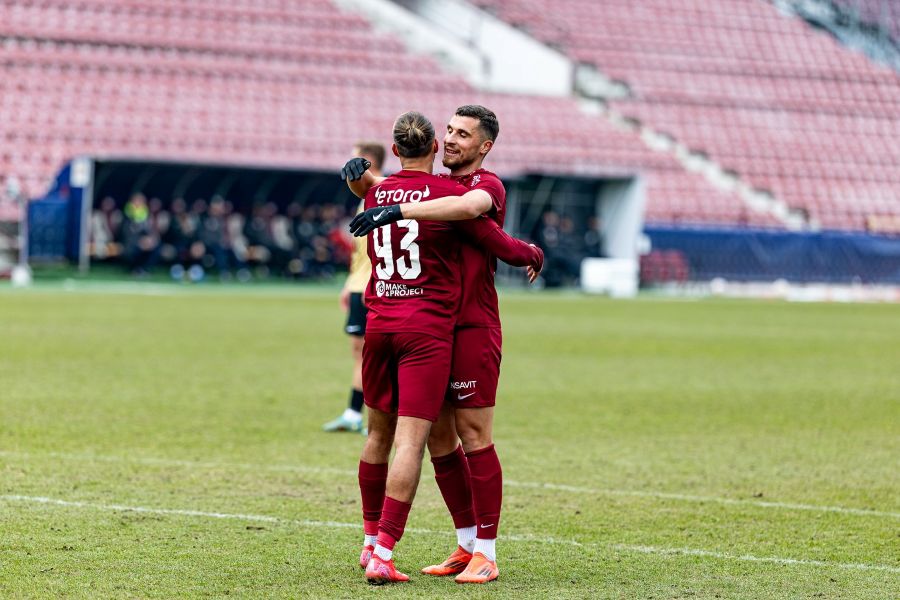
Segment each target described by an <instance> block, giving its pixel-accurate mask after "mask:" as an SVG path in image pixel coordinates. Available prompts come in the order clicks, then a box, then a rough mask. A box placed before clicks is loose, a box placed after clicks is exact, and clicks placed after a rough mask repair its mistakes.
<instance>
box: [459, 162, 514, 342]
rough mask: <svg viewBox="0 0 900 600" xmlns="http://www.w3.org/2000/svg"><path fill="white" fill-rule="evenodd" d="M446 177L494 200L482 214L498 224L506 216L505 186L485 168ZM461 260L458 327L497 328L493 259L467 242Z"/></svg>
mask: <svg viewBox="0 0 900 600" xmlns="http://www.w3.org/2000/svg"><path fill="white" fill-rule="evenodd" d="M449 179H452V180H453V181H457V182H459V183H460V184H461V185H463V186H465V188H466V191H467V192H468V191H471V190H484V191H485V192H487V193H488V194H490V196H491V200H492V201H493V203H494V206H493V208H491V209H490V210H489V211H488V212H487V213H486V215H487V216H488V217H490V218H491V219H493V220H494V221H495V222H496V223H497V224H498V225H499V226H500V227H503V221H504V219H505V218H506V188H504V187H503V183H502V182H501V181H500V178H499V177H497V176H496V175H495V174H494V173H492V172H490V171H486V170H485V169H478V170H477V171H473V172H471V173H469V174H467V175H461V176H458V177H453V176H450V177H449ZM460 257H461V260H462V276H463V295H462V303H461V305H460V311H459V319H458V320H457V326H458V327H500V309H499V307H498V305H497V289H496V288H495V287H494V273H495V272H496V271H497V259H496V258H495V257H494V255H492V254H491V253H489V252H487V251H486V250H483V249H481V248H479V247H478V246H475V245H473V244H471V243H466V244H463V246H462V249H461V251H460Z"/></svg>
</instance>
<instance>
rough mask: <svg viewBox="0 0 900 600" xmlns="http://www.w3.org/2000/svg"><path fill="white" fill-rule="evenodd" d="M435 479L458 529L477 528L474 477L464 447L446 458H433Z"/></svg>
mask: <svg viewBox="0 0 900 600" xmlns="http://www.w3.org/2000/svg"><path fill="white" fill-rule="evenodd" d="M431 464H433V465H434V479H435V480H436V481H437V484H438V489H440V490H441V496H443V497H444V503H445V504H446V505H447V509H448V510H449V511H450V516H451V517H453V526H454V527H455V528H456V529H461V528H463V527H474V526H475V509H474V507H473V506H472V477H471V475H470V473H469V463H468V461H467V460H466V453H465V452H463V449H462V446H457V447H456V450H454V451H453V452H451V453H450V454H447V455H446V456H437V457H434V456H433V457H432V458H431Z"/></svg>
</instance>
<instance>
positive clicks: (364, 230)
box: [350, 204, 403, 237]
mask: <svg viewBox="0 0 900 600" xmlns="http://www.w3.org/2000/svg"><path fill="white" fill-rule="evenodd" d="M402 218H403V213H402V212H401V211H400V205H399V204H392V205H390V206H375V207H372V208H369V209H367V210H364V211H362V212H361V213H359V214H358V215H356V216H355V217H353V220H352V221H350V233H352V234H353V235H354V236H356V237H362V236H364V235H367V234H368V233H369V232H371V231H372V230H374V229H378V228H379V227H381V226H383V225H390V224H391V223H394V222H395V221H399V220H400V219H402Z"/></svg>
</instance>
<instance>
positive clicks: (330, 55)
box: [0, 0, 894, 226]
mask: <svg viewBox="0 0 900 600" xmlns="http://www.w3.org/2000/svg"><path fill="white" fill-rule="evenodd" d="M498 4H499V3H498ZM502 4H503V5H504V6H507V8H510V9H511V7H514V6H515V5H516V3H511V2H504V3H502ZM521 4H522V5H526V4H527V5H529V6H532V5H533V6H534V7H536V8H537V9H538V10H540V9H542V8H546V5H547V4H546V3H521ZM613 4H614V5H615V7H616V12H621V13H622V14H621V16H620V18H619V19H618V21H616V22H617V23H618V24H619V25H620V26H621V27H623V28H624V27H625V24H626V23H631V22H632V20H633V18H634V15H632V14H631V12H629V11H632V12H633V9H630V8H628V7H629V6H630V4H629V3H628V2H624V1H617V2H614V3H613ZM561 6H563V5H561ZM564 6H565V10H555V11H554V17H553V20H552V21H551V20H547V18H544V19H543V21H542V22H541V23H538V24H536V25H535V27H536V29H535V30H536V31H538V30H540V28H541V27H542V28H543V30H544V31H546V32H547V35H548V36H553V37H554V38H555V39H561V38H560V36H566V39H567V40H568V39H570V38H571V35H572V34H573V32H575V33H578V35H583V36H584V41H583V43H582V42H579V44H577V45H574V46H572V48H571V51H572V52H573V53H580V52H587V53H589V55H590V56H593V57H594V58H595V59H596V61H597V62H598V64H602V59H603V58H604V57H605V56H616V57H619V58H621V57H625V56H629V55H630V54H631V53H633V52H632V49H633V47H635V46H636V45H638V44H640V43H641V40H642V39H644V38H645V37H646V33H644V34H641V35H642V36H643V37H634V36H637V35H638V34H637V32H636V30H638V29H640V28H641V27H642V26H643V27H646V26H647V25H648V20H647V19H645V20H644V21H643V22H639V23H638V24H637V25H634V26H633V27H631V28H630V29H623V30H622V31H621V32H620V34H617V35H616V36H614V37H607V38H606V39H604V36H602V35H600V34H599V33H597V34H595V33H592V32H591V30H592V27H595V26H596V25H597V23H598V22H599V21H589V22H591V23H593V25H592V27H583V28H582V27H581V26H580V24H579V23H580V21H579V18H578V14H579V13H578V11H579V10H583V9H586V8H588V7H589V6H590V3H585V2H582V3H577V2H572V3H565V4H564ZM607 12H608V11H604V14H606V13H607ZM528 14H529V15H531V14H532V13H528ZM530 18H531V17H523V19H524V20H525V21H528V19H530ZM722 18H724V17H722ZM763 21H765V20H763ZM586 22H588V21H586ZM677 22H678V21H677V20H673V21H672V23H670V26H671V28H672V31H671V32H670V33H668V34H666V35H667V36H668V37H667V38H666V39H669V40H670V43H671V44H675V38H676V37H677V36H678V35H679V34H684V32H685V27H687V25H686V24H683V25H682V27H681V29H678V26H677V25H676V23H677ZM633 30H635V31H633ZM579 32H580V33H579ZM686 37H687V39H688V40H691V38H692V36H686ZM679 44H683V45H684V47H685V48H686V49H685V52H687V53H688V54H689V55H690V56H694V55H696V54H697V53H698V52H699V48H701V47H702V40H698V39H693V40H692V41H690V42H679ZM659 52H660V53H661V55H665V56H666V57H668V58H666V59H665V60H668V61H670V62H671V63H672V64H671V65H669V64H668V63H664V62H659V63H656V64H654V63H653V62H652V60H651V59H647V60H650V62H649V63H648V64H645V65H643V66H641V65H640V64H638V63H635V62H634V61H632V62H628V61H627V60H625V61H623V62H622V63H621V64H622V65H624V66H623V67H622V69H623V71H622V72H621V76H622V77H623V78H626V79H628V80H629V83H630V84H631V85H634V86H635V89H636V90H637V93H638V94H639V99H638V100H639V101H630V102H628V103H624V104H623V106H625V107H627V108H628V110H629V112H631V113H633V114H635V115H637V116H641V117H642V118H644V117H645V116H646V118H652V119H655V120H656V121H657V122H660V123H666V124H667V126H666V127H661V129H670V130H671V133H673V134H674V135H678V136H681V135H682V134H684V132H685V131H693V128H692V125H691V123H692V121H691V119H692V115H695V114H696V113H691V112H690V111H688V112H687V113H685V114H682V113H681V112H679V111H681V110H682V109H684V108H685V107H686V106H690V105H689V104H686V103H685V101H684V98H682V96H684V95H685V94H687V95H688V97H690V95H691V94H692V93H693V92H691V91H690V90H688V91H684V90H683V89H682V87H680V86H679V85H678V79H677V77H676V76H675V75H673V71H672V68H674V67H675V66H678V65H681V67H682V70H683V71H685V72H686V73H692V75H691V77H693V79H690V80H689V81H690V82H691V83H690V85H691V89H694V88H696V89H702V85H704V82H706V81H707V79H706V78H705V75H704V73H705V71H704V69H703V68H702V67H698V66H697V65H693V66H692V63H691V61H690V60H688V59H685V60H683V61H681V62H677V60H678V55H676V56H675V58H672V57H671V56H669V54H667V53H668V52H669V50H668V49H660V50H659ZM607 53H613V54H607ZM637 54H641V55H644V54H645V53H637ZM635 60H637V59H635ZM660 60H662V59H660ZM676 63H677V64H676ZM617 64H618V63H617ZM634 64H638V66H633V65H634ZM711 64H712V63H711ZM753 64H754V65H755V67H754V68H756V69H760V70H764V69H765V68H766V67H765V65H766V60H765V57H760V58H759V60H756V61H755V62H754V63H753ZM842 64H843V63H842ZM854 64H855V63H854ZM803 65H804V63H803V61H802V60H800V59H799V58H798V60H796V61H794V62H793V63H791V64H789V65H784V73H789V72H797V71H801V70H802V69H803ZM720 66H721V68H722V69H724V70H725V71H728V69H729V68H731V67H732V65H730V63H728V62H727V61H723V62H722V64H721V65H720ZM821 68H822V69H826V68H829V67H828V65H826V64H824V63H823V66H822V67H821ZM842 68H844V67H842ZM847 68H849V67H847ZM0 69H2V75H3V76H2V77H0V174H5V173H12V174H15V175H16V176H17V177H19V178H20V180H22V181H23V183H24V185H25V188H26V191H27V192H28V193H30V194H31V195H37V194H40V193H42V192H43V191H44V190H45V189H46V186H47V183H48V182H49V180H50V178H51V177H52V175H53V174H54V172H55V171H56V169H58V168H59V167H60V166H61V165H62V164H63V163H64V162H65V161H66V160H69V159H71V158H73V157H74V156H77V155H95V156H108V157H136V158H138V157H139V158H148V159H165V160H177V161H190V162H210V163H218V164H223V163H224V164H243V165H270V166H286V167H309V168H322V169H330V170H335V171H337V169H338V168H339V166H340V165H341V164H342V163H343V161H344V160H345V158H346V156H347V153H348V151H349V149H350V147H351V146H352V144H353V142H354V141H356V140H357V139H359V138H361V137H368V138H376V139H385V140H386V138H387V136H388V131H389V129H390V126H391V123H392V121H393V118H394V117H395V116H396V115H397V114H399V113H401V112H403V111H405V110H409V109H412V108H415V109H418V110H421V111H423V112H424V113H425V114H427V115H429V116H431V117H432V118H433V119H435V120H436V126H437V127H438V128H439V129H440V128H441V127H442V121H443V119H445V118H447V117H448V116H449V115H450V114H451V113H452V111H453V109H454V108H455V107H456V106H458V105H459V104H463V103H470V102H481V103H484V104H486V105H488V106H490V107H492V108H493V109H494V110H496V112H497V113H498V115H499V116H500V120H501V138H500V141H499V143H498V145H497V147H496V149H495V150H494V151H493V153H492V155H491V158H490V160H489V164H488V166H489V167H490V168H492V169H494V170H496V171H498V172H499V173H500V174H501V175H512V174H515V173H524V172H543V173H559V174H590V175H597V176H602V175H622V174H632V173H643V174H644V175H645V177H646V180H647V190H648V206H647V218H648V220H650V221H653V222H660V223H696V224H710V223H713V224H743V225H761V226H778V222H777V221H776V220H775V219H773V218H772V217H770V216H767V215H759V214H757V213H753V212H752V211H748V210H747V208H746V206H745V205H744V204H743V202H742V201H741V200H740V198H739V197H738V196H737V195H736V194H735V193H731V192H724V191H721V190H719V189H717V188H715V187H714V186H712V185H711V184H710V183H708V182H707V181H706V180H705V179H704V178H703V177H701V176H700V175H698V174H695V173H690V172H687V171H685V170H684V169H683V168H682V167H681V165H680V164H679V163H677V162H676V161H675V160H674V159H673V158H671V157H669V156H666V155H663V154H659V153H654V152H652V151H650V150H649V149H648V148H647V147H646V146H645V145H644V144H643V143H642V142H641V141H640V140H639V139H638V137H637V136H636V135H635V134H634V133H633V132H629V131H623V130H619V129H617V128H615V127H613V126H612V125H611V124H609V123H608V122H607V121H605V120H604V119H601V118H597V117H591V116H587V115H585V114H583V113H582V112H580V111H579V110H578V107H577V105H576V101H575V100H574V99H565V98H563V99H554V98H542V97H528V96H510V95H497V94H484V93H480V92H477V91H476V90H473V89H472V88H471V87H470V86H469V85H468V84H467V83H466V82H465V81H464V80H463V79H462V78H460V77H458V76H455V75H450V74H448V73H447V72H445V71H444V70H443V69H442V68H441V67H440V65H439V64H437V63H436V62H435V61H433V60H431V59H430V58H427V57H422V56H418V55H413V54H410V53H409V52H407V51H406V50H405V48H404V46H403V44H402V43H401V42H400V41H399V40H397V39H395V38H392V37H390V36H385V35H382V34H380V33H376V32H375V31H373V29H372V27H371V26H370V25H369V24H368V23H367V22H366V21H365V20H363V19H362V18H360V17H358V16H355V15H348V14H345V13H343V12H341V11H339V10H338V9H337V8H336V7H335V6H334V5H333V4H332V3H331V2H330V1H328V0H304V1H303V2H296V1H288V0H230V1H227V2H224V1H218V0H196V1H192V2H184V1H181V0H78V1H76V2H69V1H67V0H24V1H15V2H13V1H11V0H0ZM632 69H636V70H637V71H636V72H641V73H651V72H652V73H656V76H654V77H652V78H651V77H649V76H648V77H647V79H646V80H644V79H643V78H641V79H633V78H631V77H629V76H630V74H631V73H632ZM692 69H693V70H692ZM791 70H793V71H791ZM685 76H686V77H687V74H686V75H685ZM730 76H732V77H734V78H738V79H739V78H741V77H746V74H742V73H740V72H734V73H731V75H730ZM885 82H886V83H885ZM889 83H890V80H888V79H885V78H883V77H881V78H879V77H876V76H875V75H872V79H871V81H869V80H866V81H860V82H859V84H858V89H857V88H854V90H852V92H848V93H849V94H850V96H848V97H847V98H845V99H844V100H845V101H846V102H847V103H848V104H849V103H852V101H853V98H855V96H856V94H864V93H868V91H869V90H870V88H871V87H873V86H875V87H877V86H880V85H888V84H889ZM889 92H890V88H888V89H886V95H885V97H884V102H885V103H886V104H885V106H886V107H887V108H879V107H878V106H873V107H872V108H871V114H865V115H849V114H848V115H845V116H846V118H847V119H848V121H847V123H845V124H844V126H843V127H844V128H843V129H837V130H835V131H833V132H831V133H829V134H828V135H829V136H831V138H833V139H835V140H838V141H839V140H840V139H841V137H842V136H843V135H845V134H846V129H847V128H850V127H853V126H854V123H856V121H853V120H852V119H855V118H859V119H867V120H866V121H865V124H866V126H867V127H870V126H871V127H872V128H873V129H874V130H877V131H881V130H882V129H881V127H882V125H883V123H882V121H884V117H883V114H882V113H883V111H884V110H888V108H889V105H890V100H891V99H890V98H889V97H888V93H889ZM779 93H781V94H782V96H779V98H781V100H779V101H783V102H784V103H792V102H793V103H796V102H804V101H806V99H805V98H806V97H805V96H804V93H805V88H800V89H799V91H795V90H793V88H791V89H787V88H784V89H782V88H779ZM673 94H681V95H682V96H676V95H673ZM679 98H682V100H681V101H680V102H679V101H677V100H678V99H679ZM701 99H705V97H704V98H701ZM719 100H720V102H723V103H725V102H728V98H727V97H722V98H720V99H719ZM717 110H719V109H717ZM721 110H723V111H724V110H726V109H721ZM742 110H745V111H748V112H752V111H754V110H760V107H758V106H756V105H753V104H748V105H747V106H746V107H744V108H743V109H742ZM879 111H882V112H879ZM645 113H646V115H645ZM716 114H718V113H716ZM670 116H671V119H672V120H671V121H667V119H669V118H670ZM715 118H716V119H726V118H728V115H727V114H723V115H722V116H717V117H715ZM696 121H697V119H693V122H694V123H696ZM716 122H718V121H715V122H711V125H712V126H711V127H710V128H709V131H706V130H704V132H703V133H702V134H700V133H698V134H696V135H698V136H700V135H702V136H708V137H709V138H711V139H713V140H719V139H720V138H721V137H722V136H726V138H727V139H731V138H732V137H733V136H731V137H728V136H729V135H730V134H728V133H722V132H721V131H719V129H718V128H717V127H715V123H716ZM753 127H755V124H754V122H753V120H752V119H751V118H750V116H748V123H747V126H746V128H745V129H746V130H747V132H746V135H747V136H748V139H747V145H749V146H753V144H754V143H755V137H754V135H755V134H754V133H753V132H752V129H753ZM741 131H742V132H743V131H744V129H742V130H741ZM735 135H737V134H735ZM742 135H743V134H742ZM799 135H802V133H798V136H799ZM823 135H824V134H823ZM831 138H829V139H831ZM702 139H703V140H705V139H706V137H703V138H702ZM386 141H387V140H386ZM729 143H730V142H729ZM727 145H728V144H725V143H722V144H718V145H717V146H716V148H719V146H722V147H724V146H727ZM862 145H863V146H865V151H860V152H859V160H861V161H863V160H864V161H869V162H861V163H859V164H861V165H865V166H866V168H868V167H870V166H872V167H873V168H874V169H875V170H877V171H878V173H879V174H883V175H884V177H883V179H878V180H875V179H873V182H875V181H877V182H878V185H879V186H881V187H879V188H878V189H882V188H884V189H890V186H891V185H893V182H894V179H893V177H894V175H888V174H887V173H886V172H885V171H886V169H885V168H882V167H879V166H878V165H879V164H880V163H878V162H877V161H878V157H879V155H878V152H877V149H876V148H875V147H874V146H872V145H869V144H862ZM786 152H787V150H786ZM813 154H814V153H813V152H807V153H805V154H799V153H798V154H796V155H795V154H792V153H789V155H790V156H791V157H792V158H794V157H796V158H797V160H802V161H803V164H806V162H809V160H812V157H813ZM738 155H739V156H744V155H743V154H741V153H740V152H738ZM807 157H809V160H807ZM772 160H779V158H778V157H772ZM754 164H755V163H754ZM396 166H397V164H396V162H394V163H393V164H389V167H391V168H396ZM827 170H828V169H827V165H826V166H825V167H823V168H822V169H821V171H827ZM768 175H770V173H769V172H768V171H765V170H764V171H763V172H762V173H761V175H760V178H761V179H760V181H763V180H764V179H762V178H764V177H766V176H768ZM765 181H768V179H765ZM779 181H781V180H780V179H777V178H776V180H775V183H778V182H779ZM775 183H773V184H772V189H773V191H775V192H777V193H778V192H781V189H780V188H776V185H775ZM873 185H875V183H873ZM805 189H806V188H804V190H805ZM810 189H815V188H810ZM798 193H800V192H798ZM803 193H807V192H805V191H804V192H803Z"/></svg>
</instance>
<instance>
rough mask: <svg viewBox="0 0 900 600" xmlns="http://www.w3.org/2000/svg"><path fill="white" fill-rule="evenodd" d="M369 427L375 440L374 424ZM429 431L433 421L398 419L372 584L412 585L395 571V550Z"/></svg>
mask: <svg viewBox="0 0 900 600" xmlns="http://www.w3.org/2000/svg"><path fill="white" fill-rule="evenodd" d="M372 413H373V414H374V411H372ZM370 418H371V417H370ZM369 427H370V430H369V436H371V435H372V430H371V427H372V426H371V421H370V426H369ZM429 429H431V421H429V420H427V419H420V418H418V417H406V416H401V417H398V418H397V428H396V433H395V434H394V445H395V452H394V460H393V462H392V463H391V466H390V469H389V470H388V474H387V486H386V490H385V492H386V493H385V496H384V504H383V506H382V508H381V519H380V521H379V522H378V537H377V539H376V544H375V548H374V549H373V552H372V557H371V560H370V562H369V564H368V565H367V566H366V578H367V579H368V581H369V583H371V584H374V585H380V584H383V583H395V582H403V581H409V576H407V575H405V574H403V573H401V572H399V571H398V570H397V569H396V567H394V561H393V556H394V546H396V544H397V542H399V541H400V538H402V537H403V532H404V530H405V529H406V520H407V518H408V517H409V511H410V509H411V508H412V501H413V498H415V496H416V489H417V488H418V485H419V477H420V476H421V474H422V456H423V455H424V454H425V444H426V442H427V440H428V430H429ZM367 539H368V538H367Z"/></svg>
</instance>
